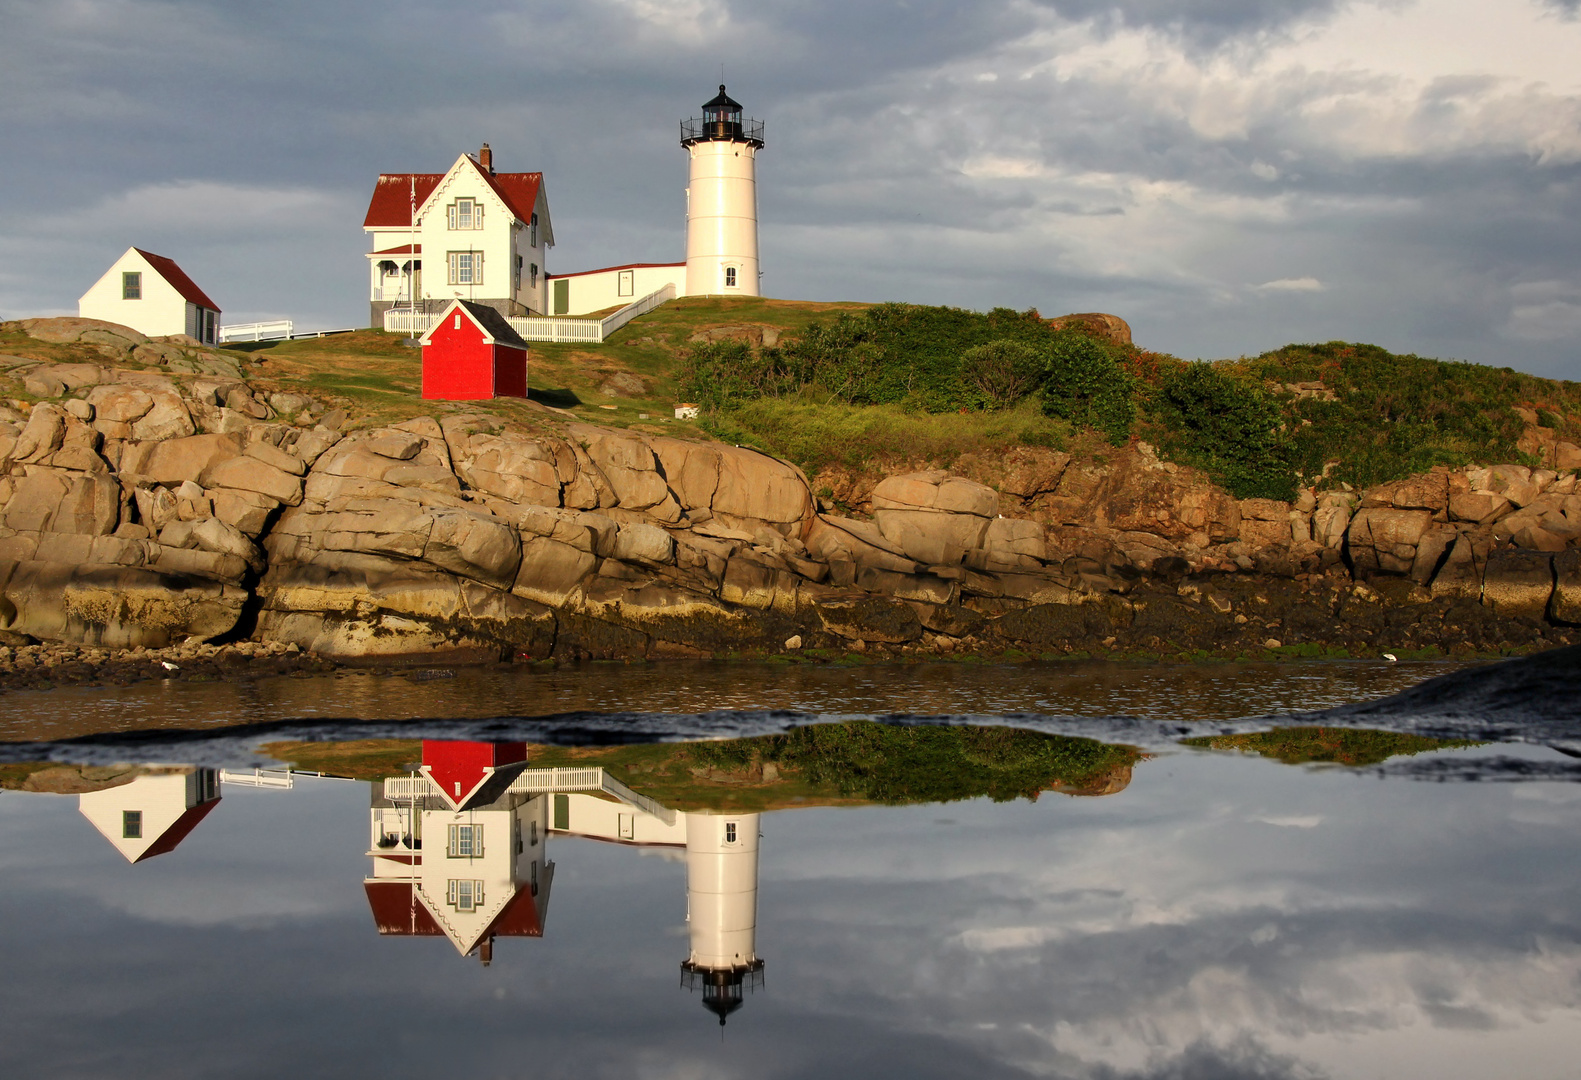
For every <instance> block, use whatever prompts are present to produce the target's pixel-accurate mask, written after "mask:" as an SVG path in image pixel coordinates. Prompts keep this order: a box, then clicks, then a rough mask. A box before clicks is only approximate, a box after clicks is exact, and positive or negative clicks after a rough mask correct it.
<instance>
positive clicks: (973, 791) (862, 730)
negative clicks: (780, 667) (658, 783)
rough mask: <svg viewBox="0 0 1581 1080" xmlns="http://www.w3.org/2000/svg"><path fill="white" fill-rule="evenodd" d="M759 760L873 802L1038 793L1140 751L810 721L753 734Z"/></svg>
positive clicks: (1039, 737)
mask: <svg viewBox="0 0 1581 1080" xmlns="http://www.w3.org/2000/svg"><path fill="white" fill-rule="evenodd" d="M752 741H753V742H755V743H757V744H758V752H759V753H760V754H761V756H762V760H764V761H776V762H778V763H779V765H780V766H781V767H782V768H792V769H798V770H800V771H801V773H802V775H803V776H804V777H805V778H806V779H807V780H809V781H810V782H812V783H827V784H834V785H837V786H838V787H839V789H840V791H841V792H842V793H844V794H846V795H850V796H860V797H863V798H867V799H872V800H873V801H875V802H885V803H917V802H951V801H954V800H957V799H974V798H981V797H983V796H985V795H986V796H987V797H989V798H991V799H993V800H995V801H996V802H1005V801H1008V800H1011V799H1018V798H1019V799H1036V798H1037V796H1038V793H1039V792H1040V791H1042V790H1044V789H1046V788H1048V787H1051V786H1053V785H1055V784H1059V783H1065V784H1079V783H1081V782H1083V781H1091V780H1093V779H1095V778H1097V777H1099V776H1101V775H1103V774H1105V773H1109V772H1111V771H1112V770H1114V769H1117V768H1123V767H1125V766H1128V765H1131V764H1132V763H1134V762H1135V761H1136V760H1137V759H1138V758H1139V756H1140V755H1139V754H1138V753H1137V751H1136V750H1134V749H1133V748H1131V747H1129V746H1112V745H1109V744H1106V743H1100V742H1095V741H1093V740H1091V739H1082V738H1072V737H1069V736H1062V735H1045V734H1042V733H1041V732H1035V731H1024V730H1020V729H1016V728H978V727H932V726H921V727H901V726H894V725H889V724H876V723H873V722H871V721H852V722H848V723H842V724H814V725H811V726H808V727H801V728H796V729H794V730H792V731H790V732H787V733H786V734H784V735H770V736H766V737H764V738H762V739H755V740H752Z"/></svg>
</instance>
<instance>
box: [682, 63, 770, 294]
mask: <svg viewBox="0 0 1581 1080" xmlns="http://www.w3.org/2000/svg"><path fill="white" fill-rule="evenodd" d="M681 145H682V146H684V147H686V152H687V153H688V154H690V155H691V159H692V171H691V180H690V184H689V186H688V187H687V189H686V295H687V296H709V295H725V296H730V295H738V296H757V295H759V293H758V183H757V153H758V151H759V150H761V149H762V148H763V123H762V121H760V120H746V121H743V120H742V119H741V105H740V103H739V102H736V101H734V100H732V99H731V97H730V95H728V94H726V93H725V87H724V84H723V83H721V84H720V86H719V96H718V97H716V98H714V99H713V100H712V101H710V102H707V103H706V104H705V105H704V106H703V118H702V119H701V120H696V119H693V120H682V121H681Z"/></svg>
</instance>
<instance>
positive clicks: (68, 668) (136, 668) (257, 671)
mask: <svg viewBox="0 0 1581 1080" xmlns="http://www.w3.org/2000/svg"><path fill="white" fill-rule="evenodd" d="M1563 647H1564V643H1552V644H1550V643H1547V642H1544V643H1539V644H1536V645H1510V646H1507V647H1504V648H1502V649H1500V650H1498V651H1492V650H1487V649H1451V650H1444V649H1441V648H1437V647H1426V648H1414V649H1408V648H1405V647H1403V646H1396V647H1395V648H1394V649H1392V650H1391V649H1387V648H1385V649H1381V650H1380V651H1378V652H1375V653H1371V654H1362V653H1357V652H1353V651H1351V650H1350V649H1347V648H1345V647H1343V646H1333V647H1330V646H1321V645H1311V644H1303V645H1281V646H1279V647H1277V648H1262V649H1215V650H1185V649H1180V650H1171V649H1163V650H1149V649H1126V650H1120V649H1113V650H1106V649H1103V648H1102V647H1101V646H1100V647H1099V648H1098V649H1097V650H1096V651H1092V650H1085V649H1074V648H1073V649H1068V650H1067V651H1063V652H1047V651H1045V652H1028V651H1026V650H1022V649H1015V648H1005V649H1000V650H997V651H996V650H980V651H974V652H961V651H952V652H935V651H930V650H926V649H921V648H915V649H904V648H900V649H897V648H893V647H886V646H874V647H872V648H870V649H868V650H867V651H864V652H858V651H854V650H837V649H801V650H796V651H782V652H767V651H754V650H740V651H731V652H727V653H720V654H717V655H714V656H711V657H684V658H682V657H676V658H658V659H650V658H646V657H642V656H633V657H625V658H614V659H584V658H574V659H565V658H555V657H547V658H543V659H538V660H514V661H513V660H503V659H502V660H493V661H488V660H477V659H475V658H470V659H469V658H461V659H460V660H459V661H458V659H457V658H455V657H445V656H440V657H438V658H434V657H424V656H410V657H389V656H373V657H366V658H352V659H336V658H330V657H324V656H319V655H317V654H314V653H310V652H304V651H302V650H300V649H298V648H296V647H295V646H294V645H282V644H280V643H278V642H253V641H246V642H236V643H232V644H225V645H214V644H204V645H192V646H172V647H170V648H166V649H142V648H138V649H126V650H110V649H103V648H95V647H92V646H76V645H69V644H57V643H43V644H38V645H24V646H0V695H4V694H9V693H17V692H24V691H30V690H31V691H48V690H55V689H60V688H64V687H82V688H123V687H129V686H133V685H136V684H139V683H149V682H179V683H216V682H224V683H244V682H250V681H253V680H256V679H265V678H275V677H290V676H295V677H316V676H329V675H345V674H365V675H372V676H379V677H385V678H408V679H412V680H414V681H423V682H426V681H430V680H433V679H444V678H451V677H454V675H455V672H456V670H465V671H469V672H488V671H499V672H520V671H530V670H566V669H568V670H580V669H593V668H597V667H603V666H618V667H634V666H635V667H641V666H650V665H655V666H660V667H662V666H667V665H669V664H673V663H676V662H677V661H684V662H688V663H699V664H720V665H732V664H740V665H743V666H746V665H761V664H775V665H785V666H807V667H836V668H839V667H848V668H854V667H872V668H883V667H889V668H906V667H911V666H915V665H918V664H939V663H944V664H958V665H961V666H979V665H996V666H997V665H1006V664H1034V663H1047V664H1057V663H1060V662H1067V663H1113V664H1160V665H1181V666H1193V665H1209V664H1233V663H1290V662H1305V661H1328V662H1343V661H1362V662H1367V663H1376V662H1379V661H1385V660H1388V659H1389V655H1392V656H1393V658H1394V659H1395V660H1396V661H1401V662H1412V661H1428V662H1431V661H1450V662H1459V663H1476V662H1492V661H1496V660H1501V659H1508V658H1511V657H1516V656H1529V655H1535V654H1538V653H1542V652H1547V651H1549V650H1550V649H1554V648H1563ZM1385 653H1388V654H1389V655H1385ZM166 664H172V665H174V669H171V668H167V667H166V666H165V665H166Z"/></svg>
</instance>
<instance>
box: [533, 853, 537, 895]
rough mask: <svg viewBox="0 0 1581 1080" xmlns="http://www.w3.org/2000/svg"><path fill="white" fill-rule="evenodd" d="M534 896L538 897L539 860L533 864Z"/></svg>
mask: <svg viewBox="0 0 1581 1080" xmlns="http://www.w3.org/2000/svg"><path fill="white" fill-rule="evenodd" d="M532 894H533V895H534V896H537V895H538V860H537V859H534V860H533V863H532Z"/></svg>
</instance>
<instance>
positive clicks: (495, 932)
mask: <svg viewBox="0 0 1581 1080" xmlns="http://www.w3.org/2000/svg"><path fill="white" fill-rule="evenodd" d="M484 936H485V937H543V924H542V923H540V922H539V921H538V899H537V897H535V896H533V894H532V890H531V889H525V888H523V889H517V890H516V895H515V896H513V897H511V898H510V902H509V903H507V904H506V905H505V907H504V908H503V909H502V910H501V911H500V913H499V914H498V915H496V916H494V921H493V922H491V923H489V928H488V929H487V930H486V931H484Z"/></svg>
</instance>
